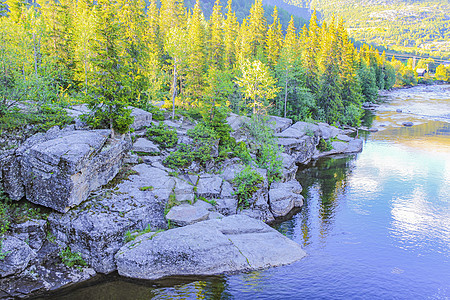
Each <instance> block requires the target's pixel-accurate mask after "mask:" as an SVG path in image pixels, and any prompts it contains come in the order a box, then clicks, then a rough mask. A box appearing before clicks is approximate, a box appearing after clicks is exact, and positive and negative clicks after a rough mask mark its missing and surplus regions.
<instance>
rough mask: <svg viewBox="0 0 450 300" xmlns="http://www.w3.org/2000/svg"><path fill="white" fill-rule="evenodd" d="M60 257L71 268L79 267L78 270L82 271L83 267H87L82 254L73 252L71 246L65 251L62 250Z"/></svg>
mask: <svg viewBox="0 0 450 300" xmlns="http://www.w3.org/2000/svg"><path fill="white" fill-rule="evenodd" d="M59 257H60V258H61V260H62V262H63V263H64V264H65V265H66V266H68V267H69V268H71V267H74V266H77V268H79V269H80V268H81V267H83V266H86V265H87V264H86V262H85V261H84V259H83V258H82V257H81V253H80V252H72V251H71V250H70V247H69V246H67V248H66V249H64V250H61V252H60V253H59Z"/></svg>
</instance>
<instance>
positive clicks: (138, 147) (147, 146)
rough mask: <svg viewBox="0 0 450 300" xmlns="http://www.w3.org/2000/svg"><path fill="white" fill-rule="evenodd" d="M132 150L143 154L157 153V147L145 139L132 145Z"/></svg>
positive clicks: (138, 140)
mask: <svg viewBox="0 0 450 300" xmlns="http://www.w3.org/2000/svg"><path fill="white" fill-rule="evenodd" d="M132 150H133V151H134V152H143V153H159V152H160V151H161V150H159V148H158V146H157V145H155V144H154V143H153V142H152V141H149V140H147V139H146V138H139V139H137V141H136V142H135V143H134V144H133V148H132Z"/></svg>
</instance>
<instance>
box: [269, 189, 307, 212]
mask: <svg viewBox="0 0 450 300" xmlns="http://www.w3.org/2000/svg"><path fill="white" fill-rule="evenodd" d="M301 191H302V186H301V185H300V183H298V181H297V180H292V181H288V182H284V183H282V182H276V183H274V184H272V186H271V188H270V190H269V201H270V210H271V212H272V214H273V216H274V217H275V218H280V217H284V216H286V215H287V214H289V212H291V211H292V210H293V209H294V208H299V207H301V206H302V205H303V196H302V195H300V193H301Z"/></svg>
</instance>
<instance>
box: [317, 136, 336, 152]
mask: <svg viewBox="0 0 450 300" xmlns="http://www.w3.org/2000/svg"><path fill="white" fill-rule="evenodd" d="M317 149H318V150H319V151H320V152H326V151H330V150H333V146H332V145H331V141H330V140H327V141H325V140H324V139H323V138H320V140H319V144H318V145H317Z"/></svg>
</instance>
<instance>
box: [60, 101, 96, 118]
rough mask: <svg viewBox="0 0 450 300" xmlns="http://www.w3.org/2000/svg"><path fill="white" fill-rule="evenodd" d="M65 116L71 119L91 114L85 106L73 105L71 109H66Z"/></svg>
mask: <svg viewBox="0 0 450 300" xmlns="http://www.w3.org/2000/svg"><path fill="white" fill-rule="evenodd" d="M66 111H67V115H68V116H70V117H72V118H79V117H81V115H86V114H89V113H90V112H91V110H90V109H89V108H88V106H87V104H81V105H74V106H72V107H71V108H68V109H66Z"/></svg>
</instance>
